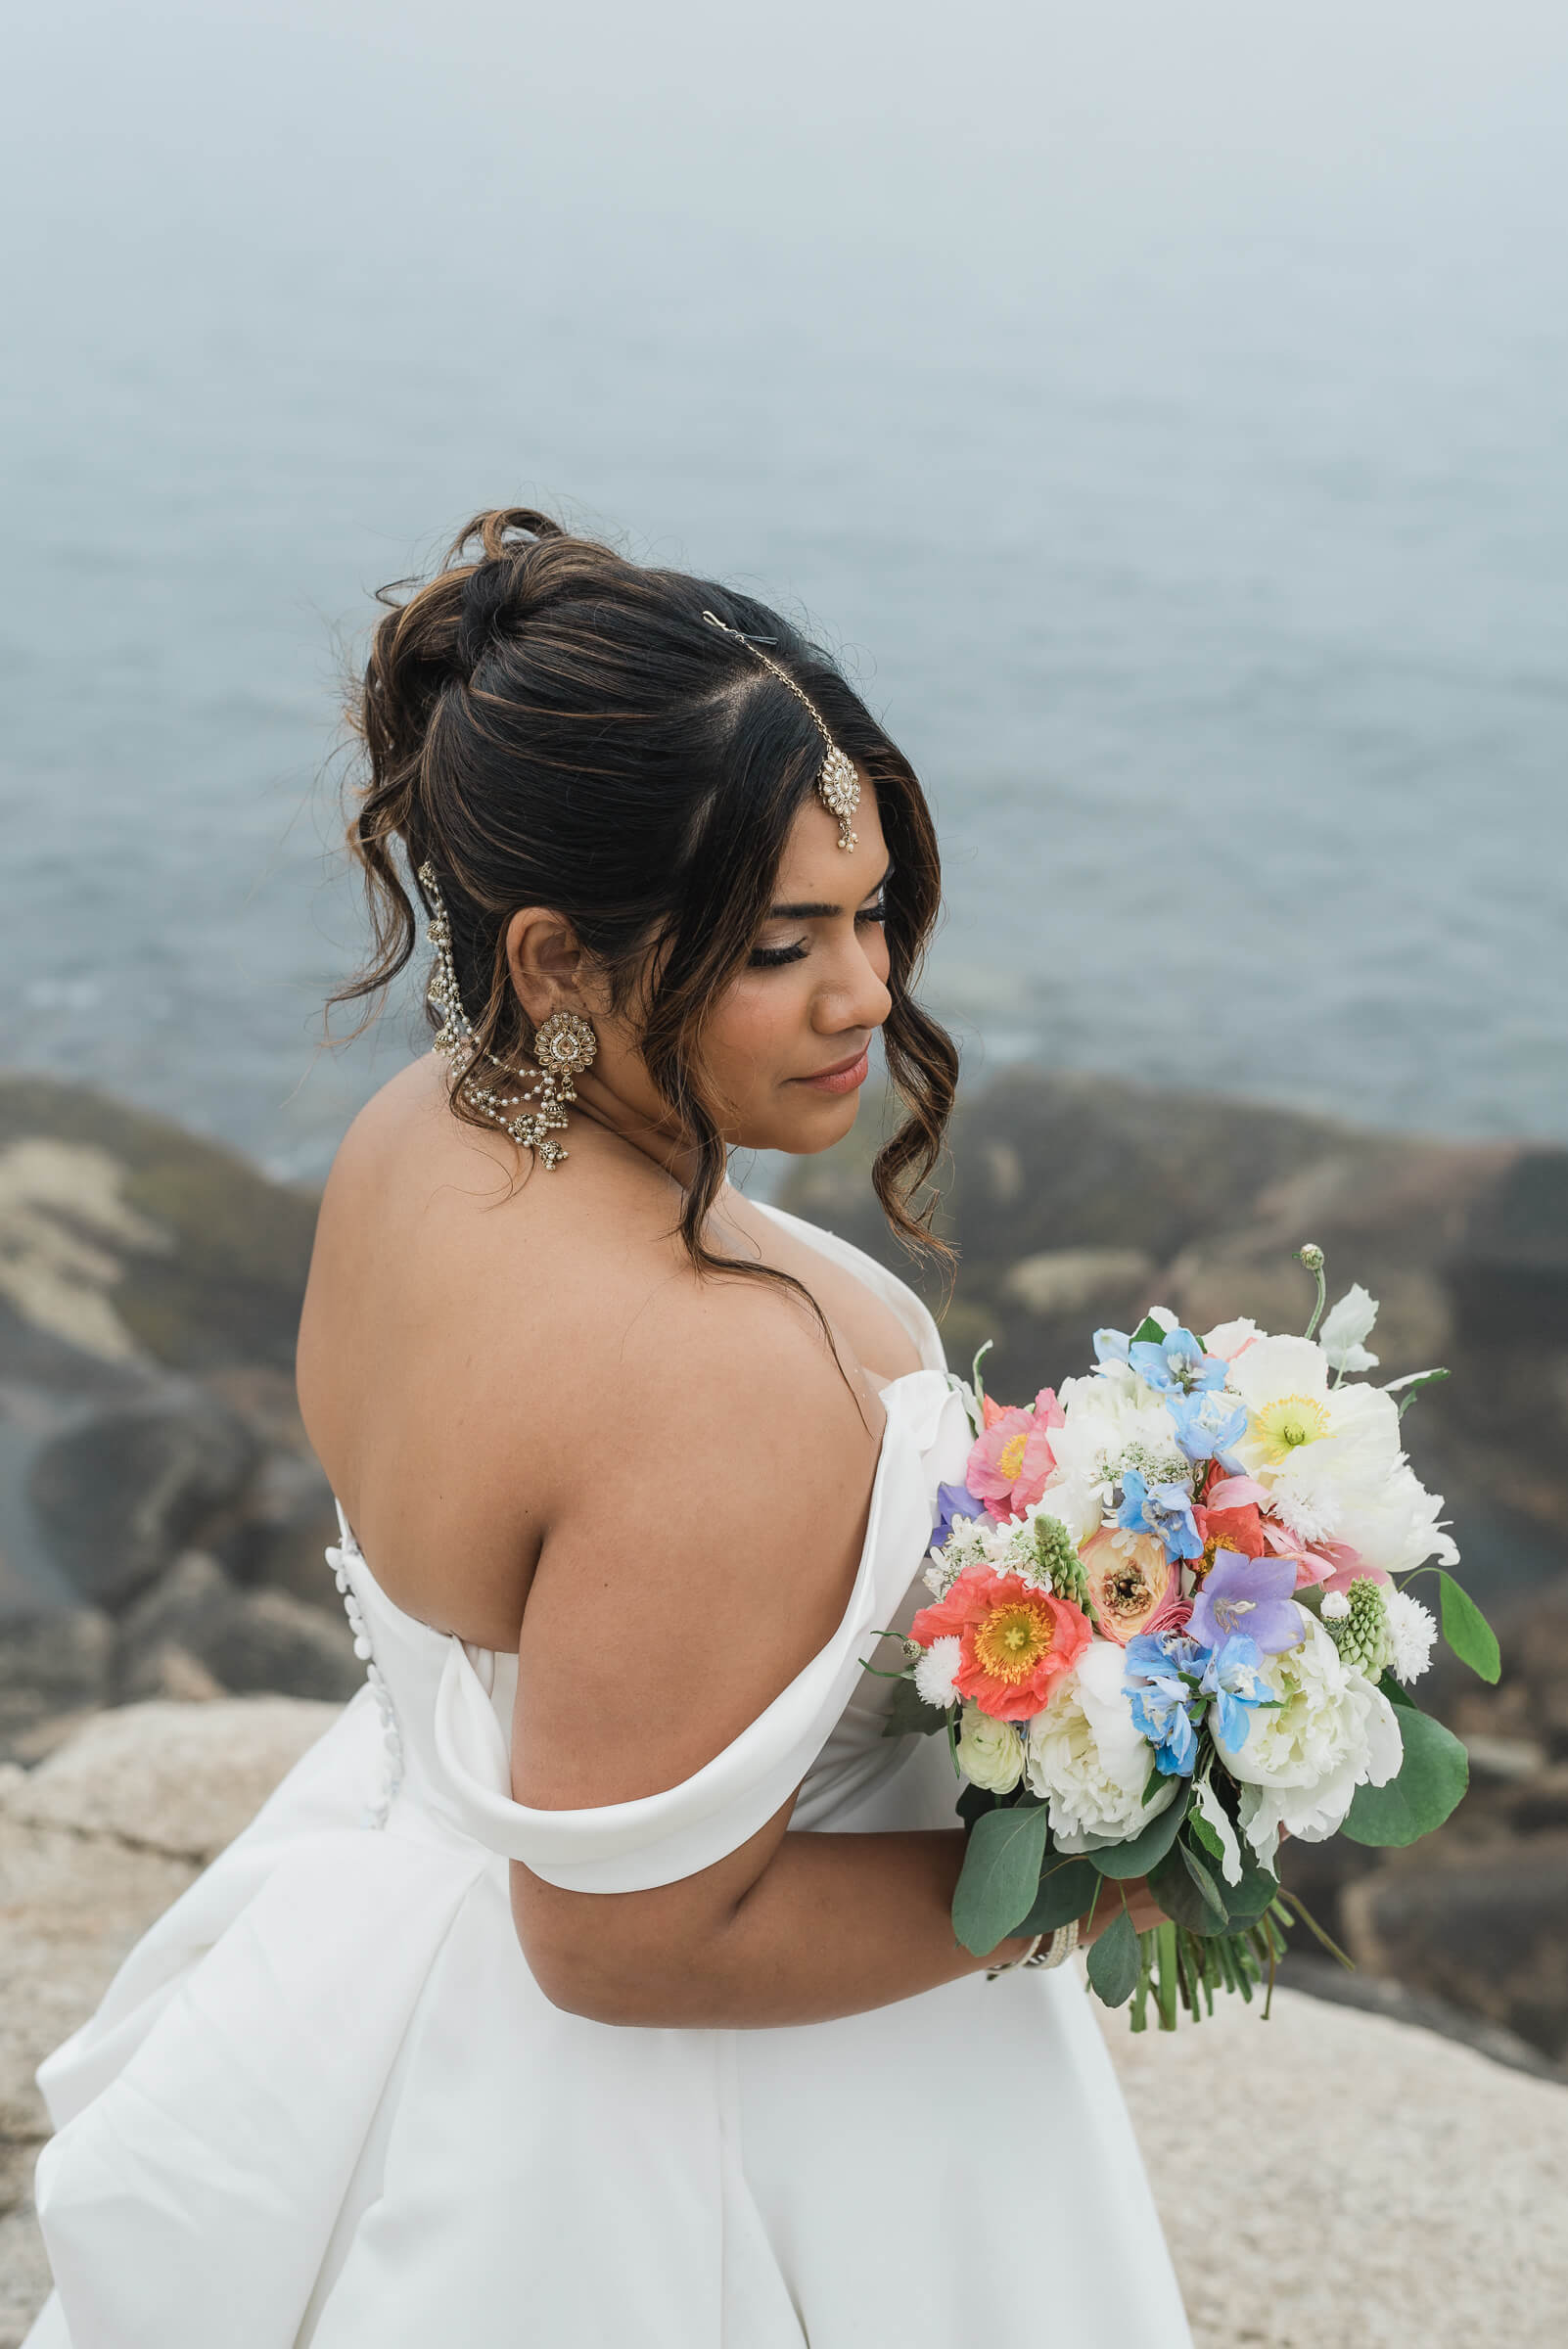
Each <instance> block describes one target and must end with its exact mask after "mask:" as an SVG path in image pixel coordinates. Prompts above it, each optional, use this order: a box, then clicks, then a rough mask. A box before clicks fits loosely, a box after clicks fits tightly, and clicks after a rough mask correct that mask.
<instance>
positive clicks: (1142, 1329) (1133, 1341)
mask: <svg viewBox="0 0 1568 2349" xmlns="http://www.w3.org/2000/svg"><path fill="white" fill-rule="evenodd" d="M1164 1336H1165V1332H1164V1330H1163V1329H1162V1328H1161V1327H1160V1324H1159V1322H1158V1321H1156V1319H1155V1318H1154V1315H1153V1314H1152V1313H1145V1314H1144V1316H1143V1318H1142V1320H1141V1321H1140V1322H1139V1323H1138V1325H1137V1327H1136V1329H1135V1330H1134V1331H1133V1332H1132V1335H1131V1336H1130V1338H1129V1340H1128V1344H1129V1345H1130V1346H1158V1345H1159V1343H1160V1340H1161V1339H1162V1338H1163V1337H1164ZM1114 2003H1115V2004H1120V2002H1119V2001H1118V2002H1114Z"/></svg>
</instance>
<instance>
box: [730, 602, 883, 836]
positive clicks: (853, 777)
mask: <svg viewBox="0 0 1568 2349" xmlns="http://www.w3.org/2000/svg"><path fill="white" fill-rule="evenodd" d="M703 618H704V620H706V621H707V622H709V623H710V625H711V626H713V627H715V628H722V629H723V631H724V634H725V635H726V636H733V637H734V639H735V641H736V643H737V644H743V645H744V646H745V647H746V650H747V651H748V652H749V653H750V654H751V656H752V658H753V660H754V661H761V664H762V667H763V668H770V669H771V670H772V672H773V674H774V676H775V677H777V679H778V681H779V683H780V684H781V685H787V686H788V687H789V689H790V691H791V693H793V694H794V696H795V698H796V700H797V701H798V702H804V703H805V704H806V707H807V710H808V711H809V712H810V714H811V723H812V724H813V725H814V726H815V728H816V730H817V732H818V733H819V734H820V735H821V737H822V740H823V741H824V742H825V743H826V744H827V757H826V758H825V759H824V760H823V761H822V767H821V772H820V773H819V774H818V776H817V778H816V793H817V797H818V799H819V800H820V801H821V803H822V805H823V806H824V807H825V808H826V809H827V811H828V813H829V815H831V816H832V817H833V819H834V821H835V822H836V823H837V825H838V827H839V846H840V848H841V849H853V847H854V844H855V842H856V840H857V839H858V838H859V835H858V833H857V832H856V831H855V829H854V813H855V809H856V808H857V807H858V806H859V805H860V778H859V776H858V775H857V774H856V773H855V771H854V760H853V759H852V758H851V757H850V756H849V754H848V753H847V752H845V751H841V750H840V748H839V746H838V744H837V743H836V742H835V741H834V739H833V737H832V735H831V734H830V733H829V732H828V727H827V720H826V718H825V717H824V716H823V715H822V713H821V711H820V710H819V709H818V708H817V706H816V704H815V702H813V701H812V699H811V697H810V695H809V694H808V693H804V692H803V691H802V689H801V687H800V686H799V685H797V684H796V682H795V679H794V678H793V677H792V676H791V675H790V672H789V670H788V669H787V668H781V667H780V666H779V664H778V662H776V661H770V660H769V659H768V657H767V655H766V653H764V652H762V651H761V649H760V648H759V646H758V643H757V639H756V638H755V637H754V636H743V635H742V634H741V632H740V630H739V628H732V627H731V626H730V624H729V622H727V621H724V620H720V619H719V617H718V614H717V613H716V612H705V613H704V614H703Z"/></svg>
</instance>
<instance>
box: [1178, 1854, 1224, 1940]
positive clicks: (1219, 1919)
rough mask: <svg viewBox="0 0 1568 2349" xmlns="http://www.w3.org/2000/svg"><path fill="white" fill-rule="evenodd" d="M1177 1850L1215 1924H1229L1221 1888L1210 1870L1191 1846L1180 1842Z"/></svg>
mask: <svg viewBox="0 0 1568 2349" xmlns="http://www.w3.org/2000/svg"><path fill="white" fill-rule="evenodd" d="M1176 1851H1177V1852H1178V1853H1179V1854H1180V1855H1181V1861H1182V1865H1184V1867H1185V1868H1186V1871H1187V1874H1188V1875H1189V1876H1190V1877H1191V1878H1192V1881H1193V1883H1194V1884H1196V1886H1197V1888H1198V1891H1199V1894H1200V1896H1201V1897H1202V1899H1203V1902H1204V1904H1205V1906H1206V1907H1207V1909H1208V1910H1209V1912H1210V1914H1211V1915H1212V1916H1213V1918H1214V1920H1215V1923H1216V1924H1218V1925H1224V1924H1228V1923H1229V1921H1230V1920H1229V1917H1228V1916H1227V1914H1226V1912H1225V1905H1224V1902H1223V1900H1222V1898H1221V1895H1220V1887H1219V1885H1218V1884H1217V1883H1216V1882H1215V1880H1214V1878H1213V1876H1211V1875H1210V1873H1209V1871H1208V1869H1207V1868H1206V1867H1205V1866H1204V1865H1203V1862H1202V1861H1201V1860H1200V1859H1199V1858H1198V1855H1197V1853H1196V1852H1195V1851H1193V1849H1192V1847H1191V1845H1190V1844H1185V1843H1181V1842H1179V1841H1178V1842H1177V1843H1176Z"/></svg>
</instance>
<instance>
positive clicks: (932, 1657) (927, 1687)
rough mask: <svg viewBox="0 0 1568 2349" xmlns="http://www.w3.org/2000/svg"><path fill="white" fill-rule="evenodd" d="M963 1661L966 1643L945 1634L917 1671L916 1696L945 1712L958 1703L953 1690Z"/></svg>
mask: <svg viewBox="0 0 1568 2349" xmlns="http://www.w3.org/2000/svg"><path fill="white" fill-rule="evenodd" d="M963 1660H964V1643H963V1641H962V1640H961V1639H959V1638H958V1637H956V1636H955V1635H954V1634H952V1633H951V1632H946V1633H944V1635H943V1636H942V1637H941V1638H940V1639H933V1640H932V1642H931V1645H930V1646H929V1647H928V1648H927V1649H926V1652H925V1654H924V1655H923V1656H922V1657H921V1658H920V1661H919V1662H918V1663H917V1664H916V1666H915V1668H914V1684H915V1694H916V1695H917V1696H920V1697H923V1698H924V1699H925V1702H926V1703H927V1704H928V1705H941V1706H942V1707H943V1709H944V1710H945V1709H946V1707H947V1706H948V1705H954V1704H956V1703H957V1701H958V1691H957V1689H956V1688H955V1687H954V1686H953V1674H954V1673H955V1672H956V1671H957V1670H958V1667H959V1665H960V1664H961V1663H962V1662H963Z"/></svg>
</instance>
